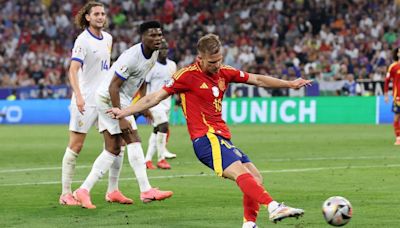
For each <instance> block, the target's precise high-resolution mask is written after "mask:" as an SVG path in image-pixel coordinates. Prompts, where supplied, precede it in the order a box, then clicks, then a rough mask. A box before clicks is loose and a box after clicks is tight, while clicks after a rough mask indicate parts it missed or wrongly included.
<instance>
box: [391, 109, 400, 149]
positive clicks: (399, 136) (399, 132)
mask: <svg viewBox="0 0 400 228" xmlns="http://www.w3.org/2000/svg"><path fill="white" fill-rule="evenodd" d="M399 109H400V108H397V109H396V110H399ZM393 128H394V134H395V136H396V141H395V143H394V145H396V146H398V145H400V114H399V113H396V112H395V113H394V118H393Z"/></svg>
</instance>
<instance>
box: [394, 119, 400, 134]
mask: <svg viewBox="0 0 400 228" xmlns="http://www.w3.org/2000/svg"><path fill="white" fill-rule="evenodd" d="M393 128H394V134H395V135H396V137H399V136H400V123H399V120H398V119H396V118H395V120H394V121H393Z"/></svg>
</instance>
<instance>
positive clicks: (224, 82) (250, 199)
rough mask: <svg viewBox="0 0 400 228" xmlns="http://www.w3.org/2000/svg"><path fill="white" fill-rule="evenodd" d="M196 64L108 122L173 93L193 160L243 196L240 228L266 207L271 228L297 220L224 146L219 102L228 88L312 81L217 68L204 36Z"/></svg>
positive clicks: (297, 212)
mask: <svg viewBox="0 0 400 228" xmlns="http://www.w3.org/2000/svg"><path fill="white" fill-rule="evenodd" d="M197 50H198V60H197V62H196V63H194V64H192V65H189V66H187V67H184V68H182V69H181V70H179V71H178V72H176V73H175V74H174V76H173V79H172V80H171V81H170V82H169V83H167V84H166V85H165V86H164V87H163V88H162V89H161V90H159V91H157V92H155V93H152V94H149V95H147V96H145V97H143V98H142V99H140V100H139V101H138V102H137V103H136V104H134V105H133V106H129V107H127V108H125V109H123V110H120V109H119V108H112V109H110V110H108V112H109V114H110V115H111V116H113V117H114V118H122V117H124V116H128V115H131V114H133V113H137V112H140V111H142V110H145V109H148V108H150V107H153V106H154V105H156V104H158V103H159V102H160V101H161V100H163V99H165V98H167V97H168V96H169V95H171V94H174V93H179V94H180V96H181V99H182V109H183V112H184V114H185V117H186V120H187V127H188V130H189V134H190V137H191V139H192V142H193V147H194V150H195V153H196V156H197V158H198V159H199V160H200V161H201V162H202V163H203V164H205V165H206V166H208V167H209V168H211V169H213V170H214V171H215V172H216V174H217V175H218V176H222V177H225V178H229V179H231V180H233V181H236V183H237V185H238V186H239V188H240V189H241V191H242V192H243V207H244V224H243V227H255V226H256V225H255V222H256V218H257V214H258V210H259V205H260V204H262V205H265V206H267V207H268V212H269V219H270V220H271V221H273V222H277V221H280V220H282V219H284V218H287V217H298V216H301V215H303V214H304V210H302V209H298V208H292V207H288V206H285V205H284V204H280V203H278V202H276V201H274V200H273V199H272V197H271V195H270V194H269V193H268V192H267V191H266V190H265V188H264V187H263V186H262V176H261V174H260V172H259V171H258V169H257V168H256V166H255V165H254V164H253V163H252V162H251V161H250V159H249V158H248V157H247V155H246V154H245V153H243V152H242V151H241V150H240V149H239V148H237V147H235V146H234V145H233V144H232V142H231V141H230V138H231V133H230V131H229V129H228V127H227V125H226V123H225V122H224V120H222V99H223V96H224V92H225V90H226V89H227V88H228V84H229V83H230V82H237V83H247V84H251V85H256V86H261V87H268V88H271V87H273V88H295V89H297V88H300V87H303V86H307V85H310V84H311V82H312V81H310V80H304V79H302V78H298V79H296V80H294V81H286V80H280V79H277V78H273V77H270V76H267V75H259V74H251V73H246V72H243V71H240V70H237V69H235V68H233V67H230V66H226V65H223V64H222V59H223V56H222V51H221V42H220V41H219V38H218V36H216V35H214V34H208V35H206V36H203V37H201V38H200V40H199V41H198V43H197Z"/></svg>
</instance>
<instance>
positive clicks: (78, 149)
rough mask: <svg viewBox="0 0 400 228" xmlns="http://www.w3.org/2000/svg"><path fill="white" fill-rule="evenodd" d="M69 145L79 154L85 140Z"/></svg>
mask: <svg viewBox="0 0 400 228" xmlns="http://www.w3.org/2000/svg"><path fill="white" fill-rule="evenodd" d="M68 147H69V148H70V149H71V150H72V151H74V152H75V153H77V154H79V153H80V152H81V150H82V148H83V142H78V143H74V144H70V145H68Z"/></svg>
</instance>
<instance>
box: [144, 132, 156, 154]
mask: <svg viewBox="0 0 400 228" xmlns="http://www.w3.org/2000/svg"><path fill="white" fill-rule="evenodd" d="M156 150H157V146H156V134H155V133H154V132H152V133H151V135H150V138H149V146H148V147H147V153H146V159H145V161H151V160H152V159H153V156H154V154H155V153H156Z"/></svg>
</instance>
